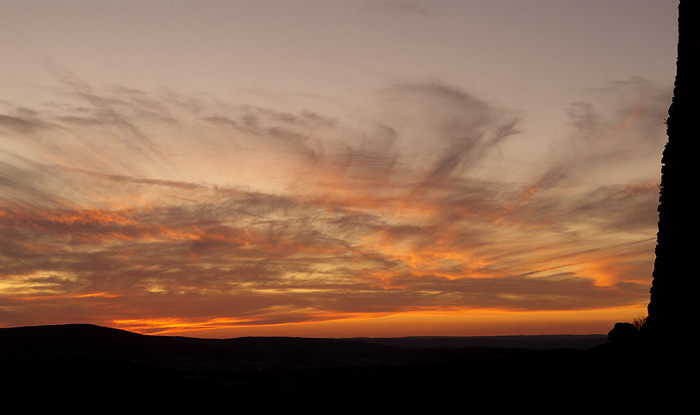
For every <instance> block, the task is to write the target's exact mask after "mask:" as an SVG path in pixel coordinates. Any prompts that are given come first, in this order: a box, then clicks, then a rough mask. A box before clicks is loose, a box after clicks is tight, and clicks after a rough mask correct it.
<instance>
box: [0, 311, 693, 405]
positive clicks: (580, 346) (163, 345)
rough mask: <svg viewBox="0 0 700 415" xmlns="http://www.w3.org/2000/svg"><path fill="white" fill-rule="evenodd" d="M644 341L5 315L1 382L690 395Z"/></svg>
mask: <svg viewBox="0 0 700 415" xmlns="http://www.w3.org/2000/svg"><path fill="white" fill-rule="evenodd" d="M648 354H649V351H648V350H644V351H643V352H642V351H640V350H637V349H635V348H624V347H623V348H621V347H611V345H610V344H609V343H608V342H607V339H606V336H513V337H484V338H481V337H465V338H462V337H457V338H440V337H415V338H387V339H373V338H357V339H315V338H290V337H244V338H234V339H222V340H211V339H196V338H188V337H165V336H146V335H140V334H135V333H130V332H126V331H122V330H116V329H111V328H105V327H99V326H92V325H61V326H40V327H19V328H5V329H0V365H2V370H3V372H2V389H0V390H1V391H2V393H3V395H4V396H5V397H6V398H7V399H6V401H7V402H9V400H14V401H18V402H22V403H24V405H25V406H23V408H25V409H27V408H32V407H35V406H37V405H43V406H49V407H53V408H59V407H63V406H71V407H76V408H77V407H81V406H84V405H88V402H93V404H97V405H108V407H111V408H114V407H117V406H121V405H132V404H133V405H138V407H139V408H143V407H144V405H148V406H152V407H154V408H156V407H157V408H161V409H164V408H175V409H177V408H180V409H183V408H186V407H188V406H190V405H194V406H195V407H197V408H199V409H204V408H206V407H209V406H211V405H214V404H215V405H219V406H216V407H217V408H221V407H220V405H226V406H225V407H224V408H226V409H227V411H231V412H240V411H243V412H250V410H252V409H253V408H257V410H261V411H264V410H266V409H284V408H287V409H291V408H295V407H296V408H299V407H302V408H306V409H309V410H310V409H312V408H318V409H321V408H324V407H325V408H326V409H327V410H329V411H331V410H332V411H333V412H337V411H338V410H343V409H350V408H354V409H359V408H363V407H371V408H374V409H380V408H381V407H383V408H393V409H400V408H403V409H419V408H423V409H426V408H428V407H429V408H431V409H432V410H436V409H439V408H443V409H449V408H453V405H454V404H455V403H456V404H459V405H460V407H461V409H465V408H472V409H476V408H482V410H479V412H483V411H484V410H485V409H486V408H491V409H493V410H499V409H503V410H506V409H508V408H521V409H526V408H532V409H540V410H544V409H546V408H551V409H556V408H559V409H561V410H563V411H565V412H567V413H569V412H572V409H575V410H573V412H579V411H581V410H583V409H584V408H586V407H590V408H607V409H608V410H609V409H612V408H613V407H614V406H618V407H621V408H626V409H628V410H629V409H633V408H635V407H636V406H643V407H648V406H647V404H644V405H641V404H640V402H641V399H642V398H644V399H645V402H649V396H650V394H651V391H652V390H654V385H656V386H655V387H656V388H657V389H658V388H660V387H661V386H663V387H664V388H665V389H667V390H668V389H670V392H668V391H666V392H664V393H665V395H663V396H664V402H667V403H666V405H671V404H673V403H674V402H677V401H679V399H681V398H683V397H684V396H686V395H683V393H684V392H681V389H675V388H676V385H675V383H674V380H673V378H672V376H676V373H677V370H679V369H680V370H683V368H679V367H678V366H677V364H675V363H674V365H673V366H665V365H664V364H662V363H658V359H650V358H649V356H648ZM678 374H680V373H678ZM662 378H663V379H662ZM694 390H695V387H694V386H693V391H694ZM669 393H670V395H669ZM693 393H695V392H693ZM693 397H694V396H693ZM251 405H254V406H251ZM245 408H247V409H245ZM606 412H607V411H606Z"/></svg>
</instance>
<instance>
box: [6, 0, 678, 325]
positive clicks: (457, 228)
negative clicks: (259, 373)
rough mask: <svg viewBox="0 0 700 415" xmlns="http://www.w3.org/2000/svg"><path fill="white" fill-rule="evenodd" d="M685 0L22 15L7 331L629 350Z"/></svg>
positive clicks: (260, 5)
mask: <svg viewBox="0 0 700 415" xmlns="http://www.w3.org/2000/svg"><path fill="white" fill-rule="evenodd" d="M677 13H678V10H677V3H676V2H675V1H670V0H605V1H597V0H587V1H574V0H558V1H555V0H550V1H545V0H496V1H487V0H444V1H427V0H425V1H401V0H326V1H321V0H315V1H311V0H279V1H272V0H257V1H253V0H250V1H238V0H229V1H213V0H204V1H194V0H190V1H178V0H168V1H165V0H151V1H135V0H134V1H129V0H121V1H111V0H97V1H87V0H75V1H64V0H55V1H48V0H45V1H34V0H0V56H2V63H1V64H0V235H1V238H0V327H12V326H26V325H42V324H65V323H93V324H99V325H104V326H109V327H115V328H121V329H126V330H131V331H135V332H140V333H157V334H168V335H170V334H178V335H187V336H194V337H238V336H248V335H255V336H257V335H284V336H304V337H353V336H370V337H383V336H387V337H393V336H408V335H460V336H467V335H510V334H590V333H607V332H608V331H609V330H610V329H611V328H612V326H613V325H614V323H615V322H618V321H632V319H633V318H634V317H638V316H640V315H642V314H643V313H645V312H646V305H647V303H648V301H649V287H650V285H651V274H652V269H653V262H654V246H655V243H656V231H657V220H658V216H657V211H656V208H657V205H658V193H659V187H658V184H659V181H660V169H661V164H660V160H661V153H662V151H663V146H664V144H665V142H666V131H665V125H664V120H665V117H666V115H667V109H668V106H669V104H670V102H671V97H672V94H673V80H674V76H675V59H676V42H677Z"/></svg>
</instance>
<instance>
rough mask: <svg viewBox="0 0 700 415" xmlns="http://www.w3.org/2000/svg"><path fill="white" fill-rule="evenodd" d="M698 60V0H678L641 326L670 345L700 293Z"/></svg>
mask: <svg viewBox="0 0 700 415" xmlns="http://www.w3.org/2000/svg"><path fill="white" fill-rule="evenodd" d="M699 62H700V1H698V0H680V2H679V5H678V57H677V61H676V78H675V84H674V90H673V101H672V103H671V106H670V107H669V110H668V115H669V116H668V119H667V121H666V123H667V135H668V142H667V143H666V146H665V148H664V151H663V156H662V159H661V164H662V167H661V191H660V195H659V207H658V211H659V224H658V234H657V244H656V251H655V252H656V261H655V262H654V271H653V282H652V286H651V290H650V294H651V295H650V301H649V306H648V312H649V314H648V317H647V320H646V322H645V324H644V327H643V331H644V332H645V333H647V334H650V335H651V336H652V338H657V339H669V340H670V341H672V342H674V343H679V342H680V340H681V339H680V338H682V337H685V336H686V335H687V333H689V330H690V328H691V327H692V326H691V323H694V322H693V321H692V320H691V318H692V319H694V314H695V313H696V312H697V309H696V302H697V301H698V297H697V296H698V295H700V293H699V292H698V289H697V287H698V280H699V278H700V275H699V274H700V272H699V270H698V260H699V259H700V212H698V207H699V205H698V199H700V197H699V196H700V194H699V193H698V190H700V175H699V174H698V173H699V172H700V170H699V169H700V105H699V103H698V101H699V100H700V63H699ZM691 316H693V317H691ZM679 337H680V338H679Z"/></svg>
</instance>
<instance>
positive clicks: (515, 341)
mask: <svg viewBox="0 0 700 415" xmlns="http://www.w3.org/2000/svg"><path fill="white" fill-rule="evenodd" d="M350 340H354V341H360V342H367V343H373V344H383V345H388V346H398V347H405V348H410V349H425V348H446V347H497V348H524V349H576V350H587V349H590V348H593V347H596V346H600V345H603V344H605V343H606V342H607V340H608V336H607V335H604V334H587V335H535V336H528V335H519V336H465V337H461V336H456V337H452V336H450V337H442V336H411V337H355V338H351V339H350Z"/></svg>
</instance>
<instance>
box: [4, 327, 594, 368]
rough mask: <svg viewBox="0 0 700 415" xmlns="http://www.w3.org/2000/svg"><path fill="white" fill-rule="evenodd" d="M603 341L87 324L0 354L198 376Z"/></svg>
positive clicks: (16, 337)
mask: <svg viewBox="0 0 700 415" xmlns="http://www.w3.org/2000/svg"><path fill="white" fill-rule="evenodd" d="M606 341H607V337H606V336H603V335H585V336H579V335H567V336H558V335H555V336H493V337H398V338H368V337H362V338H347V339H327V338H298V337H239V338H230V339H200V338H192V337H179V336H177V337H175V336H150V335H142V334H137V333H132V332H128V331H124V330H118V329H112V328H107V327H101V326H95V325H89V324H68V325H55V326H33V327H16V328H2V329H0V353H1V354H2V356H3V357H4V358H6V359H7V358H9V357H14V358H16V359H21V358H29V357H37V356H41V357H45V358H49V357H50V358H91V359H113V360H122V361H131V362H139V363H144V364H148V365H156V366H161V367H168V368H177V369H195V368H196V369H198V370H252V369H256V370H257V369H261V368H265V369H269V368H275V369H279V368H285V369H289V368H301V367H306V368H308V367H331V366H335V367H338V366H355V365H358V364H359V365H368V364H405V363H407V362H416V361H418V360H420V359H425V360H429V361H436V360H445V359H454V358H456V357H457V356H468V355H473V354H474V353H477V350H480V351H481V353H483V351H484V350H486V349H493V350H500V349H508V352H509V353H511V354H512V353H514V350H521V349H526V350H528V351H536V350H554V349H567V350H568V349H571V350H586V349H590V348H592V347H596V346H599V345H602V344H604V343H605V342H606ZM493 350H492V351H493ZM500 352H501V353H503V352H504V351H503V350H500Z"/></svg>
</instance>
